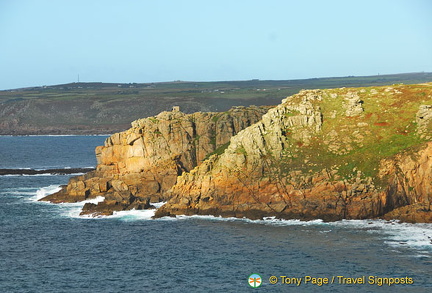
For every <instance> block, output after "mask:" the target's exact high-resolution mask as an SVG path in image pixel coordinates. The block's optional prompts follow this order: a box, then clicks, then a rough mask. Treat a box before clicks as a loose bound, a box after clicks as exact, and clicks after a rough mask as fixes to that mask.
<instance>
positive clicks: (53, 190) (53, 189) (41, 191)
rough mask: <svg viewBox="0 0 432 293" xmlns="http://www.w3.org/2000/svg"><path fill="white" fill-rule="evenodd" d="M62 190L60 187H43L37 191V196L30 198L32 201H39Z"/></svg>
mask: <svg viewBox="0 0 432 293" xmlns="http://www.w3.org/2000/svg"><path fill="white" fill-rule="evenodd" d="M60 190H61V186H60V185H49V186H46V187H41V188H39V189H38V190H37V191H36V195H34V196H33V197H31V198H30V200H32V201H39V200H40V199H42V198H44V197H45V196H47V195H50V194H53V193H56V192H58V191H60Z"/></svg>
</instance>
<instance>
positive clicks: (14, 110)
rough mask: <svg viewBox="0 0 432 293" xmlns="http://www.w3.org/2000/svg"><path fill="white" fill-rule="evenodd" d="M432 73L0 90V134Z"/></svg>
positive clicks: (221, 106) (416, 79) (103, 129)
mask: <svg viewBox="0 0 432 293" xmlns="http://www.w3.org/2000/svg"><path fill="white" fill-rule="evenodd" d="M428 81H432V73H410V74H395V75H378V76H367V77H340V78H314V79H305V80H281V81H272V80H268V81H266V80H249V81H225V82H182V81H176V82H165V83H129V84H117V83H83V82H81V83H71V84H64V85H54V86H43V87H31V88H23V89H14V90H5V91H0V134H1V135H28V134H106V133H114V132H118V131H122V130H125V129H127V128H128V127H129V126H130V123H131V122H132V121H134V120H136V119H139V118H145V117H149V116H153V115H156V114H158V113H160V112H162V111H166V110H170V109H171V108H172V107H173V106H180V109H181V111H183V112H185V113H193V112H198V111H203V112H223V111H227V110H228V109H229V108H231V107H232V106H249V105H257V106H260V105H277V104H279V103H280V101H281V100H282V99H284V98H285V97H287V96H290V95H293V94H295V93H297V92H299V91H300V90H301V89H316V88H320V89H327V88H340V87H364V86H379V85H391V84H398V83H405V84H413V83H423V82H428Z"/></svg>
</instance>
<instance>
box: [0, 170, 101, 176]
mask: <svg viewBox="0 0 432 293" xmlns="http://www.w3.org/2000/svg"><path fill="white" fill-rule="evenodd" d="M93 170H95V168H61V169H59V168H56V169H42V170H35V169H0V176H4V175H41V174H50V175H69V174H77V173H87V172H91V171H93Z"/></svg>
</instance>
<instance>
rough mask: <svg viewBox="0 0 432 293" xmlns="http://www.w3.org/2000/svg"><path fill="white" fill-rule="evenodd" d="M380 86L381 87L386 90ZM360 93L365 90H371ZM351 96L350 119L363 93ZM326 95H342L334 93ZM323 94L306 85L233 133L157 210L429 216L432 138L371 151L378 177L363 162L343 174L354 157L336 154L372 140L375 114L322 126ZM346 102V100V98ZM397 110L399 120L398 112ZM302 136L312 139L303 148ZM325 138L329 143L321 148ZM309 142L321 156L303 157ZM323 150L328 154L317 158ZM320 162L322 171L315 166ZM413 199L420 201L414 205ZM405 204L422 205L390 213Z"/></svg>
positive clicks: (306, 216) (167, 213)
mask: <svg viewBox="0 0 432 293" xmlns="http://www.w3.org/2000/svg"><path fill="white" fill-rule="evenodd" d="M375 91H376V94H381V93H382V90H381V91H377V90H375ZM362 94H364V95H366V91H363V92H362ZM349 95H350V96H351V99H349V101H353V102H349V105H351V106H350V108H349V109H350V110H349V114H350V115H348V116H350V117H347V118H346V121H348V122H350V121H351V120H350V119H352V116H354V115H358V114H359V113H361V112H363V108H361V105H362V103H360V101H361V99H360V96H357V95H354V96H353V95H352V94H349ZM327 96H328V98H330V99H337V96H334V95H333V96H331V95H327ZM311 97H314V98H312V99H311ZM323 99H325V94H324V93H323V92H320V91H315V92H301V93H299V94H298V95H295V96H293V97H290V98H288V99H285V100H284V101H283V102H282V104H281V105H279V106H277V107H276V108H274V109H271V110H269V112H268V113H267V114H265V115H264V116H263V117H262V121H261V122H259V123H256V124H254V125H252V126H250V127H248V128H246V129H245V130H243V131H241V132H239V133H238V134H237V135H236V136H234V137H232V138H231V143H230V146H229V147H228V148H227V149H226V150H225V152H224V153H223V154H222V155H220V156H214V157H211V158H210V159H209V160H208V161H206V162H204V163H203V164H202V165H200V166H198V167H197V168H195V169H194V170H193V171H191V172H189V173H184V174H182V176H180V177H179V179H178V180H177V183H176V185H174V186H173V188H172V189H171V190H170V191H169V192H168V194H169V196H170V197H171V199H170V200H169V201H168V203H167V204H165V205H164V206H163V207H161V208H160V209H159V210H158V211H157V212H156V216H157V217H162V216H175V215H180V214H186V215H192V214H212V215H221V216H233V217H248V218H261V217H265V216H276V217H279V218H286V219H293V218H294V219H303V220H310V219H317V218H320V219H324V220H339V219H366V218H376V217H385V218H388V217H391V218H395V219H401V220H405V221H413V219H414V221H431V218H432V217H431V216H430V215H431V213H432V212H431V209H430V208H431V204H430V203H431V201H432V198H431V193H430V190H431V185H432V143H431V142H425V143H423V144H420V145H418V146H416V147H413V148H407V149H406V150H405V151H403V152H401V153H399V154H398V155H396V156H392V157H388V158H386V159H384V160H382V161H379V160H378V161H377V158H380V156H381V155H380V154H379V152H375V153H374V152H372V153H368V156H375V157H365V158H364V160H372V161H371V162H370V163H369V165H374V164H375V166H376V167H375V168H374V169H373V167H369V168H370V169H368V170H367V172H368V173H370V172H374V171H373V170H379V171H378V173H377V175H376V177H373V178H372V177H370V176H368V175H366V174H365V173H364V172H362V171H361V170H359V169H358V168H357V167H356V168H354V170H352V175H349V176H347V175H344V174H343V173H342V171H340V169H343V168H345V166H347V165H348V163H349V160H347V161H346V163H344V164H341V162H339V161H338V157H339V158H341V159H342V158H346V157H347V156H348V154H350V153H351V152H353V151H355V150H361V148H362V147H363V144H364V143H368V144H369V145H373V144H374V143H376V142H377V141H378V140H377V139H373V137H372V138H371V135H367V133H369V134H370V133H371V131H375V130H374V129H373V128H372V126H371V125H370V123H368V122H366V121H368V120H367V119H369V117H371V115H365V116H364V117H363V115H362V117H363V118H362V119H363V120H354V121H355V124H354V125H351V124H343V123H347V122H346V121H340V123H333V124H332V125H333V126H332V127H333V128H330V129H324V127H325V123H326V122H325V121H326V120H325V119H324V120H323V119H322V117H326V114H323V113H322V112H321V110H320V109H321V106H320V105H321V104H322V103H323ZM371 99H372V98H371ZM402 99H403V97H402ZM354 101H355V103H354ZM334 103H335V101H331V102H329V103H327V104H325V105H324V106H323V107H325V108H327V109H328V111H329V113H331V111H333V110H332V109H331V107H333V106H332V105H334ZM340 103H341V105H344V103H345V105H346V100H345V102H344V100H341V101H340ZM389 103H390V102H389ZM391 103H394V102H391ZM294 105H296V106H294ZM360 108H361V110H360ZM395 116H396V117H395V119H400V117H399V115H397V114H395ZM411 119H415V117H412V116H411ZM407 123H408V125H410V124H409V123H411V122H407ZM357 124H360V127H361V128H357V127H358V126H357ZM327 127H329V126H327ZM323 131H325V134H323ZM377 131H378V130H377ZM395 131H396V133H398V132H397V131H399V130H398V129H397V128H396V129H395ZM394 135H396V134H394ZM325 137H327V143H326V142H325V139H324V140H323V138H325ZM390 137H391V136H390ZM392 139H393V138H392ZM298 140H307V141H308V143H307V144H302V146H301V147H299V146H298ZM296 141H297V145H296V143H295V142H296ZM337 141H339V142H340V143H339V144H338V145H336V142H337ZM390 141H391V140H390ZM314 142H315V143H314ZM322 143H324V145H328V148H324V149H320V148H319V147H320V145H321V144H322ZM307 148H310V149H311V150H310V152H311V153H312V152H313V151H312V149H314V148H315V149H316V151H315V156H316V157H313V156H311V155H309V157H305V156H304V154H303V152H304V151H307ZM332 148H336V149H332ZM339 148H343V149H342V150H340V149H339ZM302 149H305V150H304V151H303V150H302ZM402 150H403V149H402ZM331 153H333V154H334V155H336V157H335V159H334V163H333V164H335V165H330V166H329V165H328V163H327V161H326V160H328V159H327V158H328V156H330V154H331ZM320 155H321V156H322V157H323V159H319V158H318V159H317V157H319V156H320ZM334 155H331V156H334ZM300 157H301V158H306V159H302V162H303V163H302V164H299V163H298V162H296V160H297V158H300ZM360 160H361V159H360ZM374 160H375V161H374ZM314 162H315V163H314ZM320 166H322V167H321V171H312V168H313V169H317V168H319V167H320ZM345 174H346V173H345ZM411 205H415V208H409V206H411ZM404 207H405V208H406V209H409V210H410V211H411V210H412V211H414V210H416V211H417V210H419V209H420V210H421V212H419V213H418V215H417V216H413V217H411V218H409V217H405V216H402V215H401V213H400V212H399V213H398V212H394V213H393V214H392V213H390V212H391V211H397V210H398V209H400V208H404ZM413 207H414V206H413Z"/></svg>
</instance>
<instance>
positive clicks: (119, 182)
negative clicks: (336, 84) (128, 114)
mask: <svg viewBox="0 0 432 293" xmlns="http://www.w3.org/2000/svg"><path fill="white" fill-rule="evenodd" d="M268 109H269V107H255V106H252V107H235V108H232V109H231V110H230V111H227V112H223V113H216V112H211V113H202V112H197V113H194V114H184V113H182V112H181V111H179V110H178V109H177V108H176V109H174V110H173V111H171V112H162V113H160V114H159V115H157V116H154V117H150V118H145V119H140V120H136V121H134V122H133V123H132V127H131V128H130V129H129V130H127V131H124V132H120V133H116V134H114V135H112V136H111V137H109V138H107V139H106V141H105V144H104V146H100V147H97V148H96V158H97V163H98V165H97V168H96V170H95V171H93V172H90V173H87V174H85V175H83V176H78V177H74V178H71V179H70V181H69V183H68V185H67V186H64V187H63V188H62V190H61V191H59V192H58V193H55V194H52V195H50V196H48V197H45V198H44V199H43V200H46V201H51V202H55V203H59V202H78V201H83V200H87V199H91V198H95V197H97V196H104V197H105V201H104V202H102V203H99V204H97V205H95V204H86V205H85V206H84V209H83V213H84V214H85V213H91V214H104V215H106V214H111V213H112V212H113V211H117V210H125V209H132V208H136V209H142V208H148V207H150V204H149V203H150V202H158V201H162V200H166V197H165V192H166V191H167V190H169V189H170V188H171V187H172V186H173V185H174V184H175V183H176V181H177V177H178V176H179V175H181V174H182V173H183V172H188V171H190V170H192V169H193V168H194V167H196V166H197V165H199V164H201V162H202V161H203V160H204V158H205V157H206V156H207V155H209V154H211V153H213V152H221V151H223V149H224V148H226V147H227V144H228V143H229V139H230V138H231V137H232V136H233V135H235V134H237V133H238V132H239V131H240V130H242V129H244V128H246V127H248V126H250V125H252V124H253V123H255V122H258V121H259V120H260V119H261V116H262V115H263V114H264V113H266V112H267V110H268Z"/></svg>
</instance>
